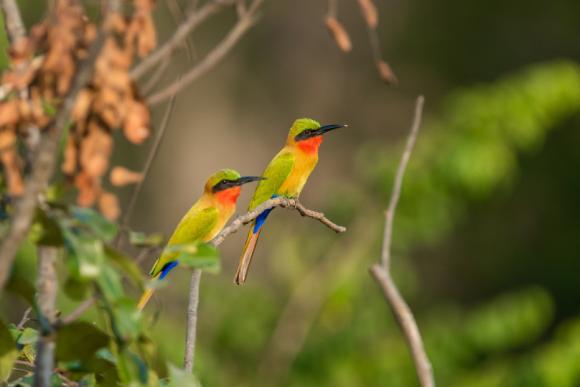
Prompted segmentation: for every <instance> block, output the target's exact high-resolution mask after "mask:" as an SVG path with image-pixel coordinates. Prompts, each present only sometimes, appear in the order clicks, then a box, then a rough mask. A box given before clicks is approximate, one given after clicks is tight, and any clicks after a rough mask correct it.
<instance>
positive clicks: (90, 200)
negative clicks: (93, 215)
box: [75, 172, 101, 207]
mask: <svg viewBox="0 0 580 387" xmlns="http://www.w3.org/2000/svg"><path fill="white" fill-rule="evenodd" d="M75 186H76V187H77V189H78V190H79V194H78V196H77V204H78V205H79V206H81V207H90V206H92V205H93V204H95V201H96V200H97V198H98V197H99V194H100V191H101V188H100V186H99V184H98V182H97V181H96V180H95V179H94V178H93V177H91V176H89V175H88V174H87V173H85V172H81V173H79V174H77V175H76V177H75Z"/></svg>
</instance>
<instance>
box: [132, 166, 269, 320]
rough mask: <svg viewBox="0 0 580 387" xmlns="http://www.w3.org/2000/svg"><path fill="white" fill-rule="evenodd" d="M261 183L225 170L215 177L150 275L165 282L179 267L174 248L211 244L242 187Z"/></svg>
mask: <svg viewBox="0 0 580 387" xmlns="http://www.w3.org/2000/svg"><path fill="white" fill-rule="evenodd" d="M261 179H263V178H262V177H259V176H241V175H240V174H239V173H238V172H237V171H235V170H233V169H222V170H219V171H217V172H216V173H214V174H213V175H211V176H210V177H209V179H208V180H207V182H206V184H205V187H204V190H203V194H202V195H201V197H200V198H199V199H198V200H197V202H195V203H194V204H193V206H192V207H191V208H190V209H189V211H187V213H186V214H185V215H184V216H183V218H182V219H181V221H180V222H179V223H178V224H177V227H176V228H175V231H173V234H172V235H171V238H169V241H168V242H167V246H166V248H165V249H164V251H163V252H162V253H161V255H160V256H159V258H158V259H157V261H155V264H154V265H153V268H152V269H151V271H150V272H149V275H150V276H151V277H153V278H154V279H156V280H158V281H161V280H163V279H165V277H167V274H169V272H170V271H171V270H172V269H174V268H175V267H176V266H178V265H179V261H178V259H177V258H178V255H179V253H178V252H177V251H175V250H174V249H173V250H172V249H171V248H170V247H172V246H175V245H181V244H186V243H195V242H209V241H211V240H212V239H213V238H214V237H215V236H216V235H217V234H218V233H219V232H220V231H221V230H222V228H223V227H224V226H225V224H226V223H227V222H228V220H229V219H230V218H231V216H232V215H233V214H234V212H235V210H236V203H237V200H238V197H239V196H240V191H241V186H242V185H244V184H246V183H250V182H252V181H258V180H261ZM153 292H154V288H150V289H147V290H145V292H144V293H143V295H142V296H141V299H140V300H139V303H138V305H137V308H138V309H139V310H143V308H144V307H145V305H147V302H148V301H149V299H150V298H151V296H152V295H153Z"/></svg>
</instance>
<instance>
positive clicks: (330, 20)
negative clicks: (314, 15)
mask: <svg viewBox="0 0 580 387" xmlns="http://www.w3.org/2000/svg"><path fill="white" fill-rule="evenodd" d="M325 24H326V28H328V31H330V34H331V35H332V37H333V38H334V41H335V42H336V45H337V46H338V48H340V49H341V50H342V51H344V52H349V51H350V50H351V49H352V43H351V41H350V37H349V36H348V32H346V29H344V27H343V26H342V24H340V22H339V21H338V20H337V19H336V18H334V17H332V16H329V17H327V18H326V20H325Z"/></svg>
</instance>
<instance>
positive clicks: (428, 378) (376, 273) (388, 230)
mask: <svg viewBox="0 0 580 387" xmlns="http://www.w3.org/2000/svg"><path fill="white" fill-rule="evenodd" d="M423 104H424V98H423V96H419V97H418V98H417V102H416V104H415V115H414V118H413V124H412V125H411V131H410V133H409V137H408V139H407V143H406V145H405V150H404V151H403V154H402V156H401V160H400V162H399V166H398V168H397V173H396V175H395V180H394V185H393V191H392V193H391V198H390V201H389V206H388V208H387V211H386V212H385V233H384V239H383V249H382V263H381V264H375V265H373V266H372V268H371V274H372V276H373V277H374V279H375V280H376V282H377V283H378V284H379V286H380V287H381V288H382V290H383V294H384V296H385V299H386V300H387V302H388V304H389V306H390V307H391V310H392V312H393V314H394V315H395V318H396V320H397V322H398V323H399V326H400V327H401V330H402V331H403V334H404V336H405V339H406V341H407V345H408V346H409V348H410V350H411V357H412V358H413V363H414V365H415V370H416V372H417V377H418V379H419V383H420V384H421V386H422V387H434V386H435V380H434V377H433V370H432V368H431V363H430V361H429V358H428V357H427V353H426V351H425V347H424V345H423V340H422V339H421V334H420V332H419V328H418V326H417V322H416V321H415V318H414V317H413V313H412V312H411V309H410V308H409V306H408V305H407V303H406V302H405V300H404V299H403V297H402V296H401V293H400V292H399V290H398V289H397V285H396V284H395V282H394V281H393V279H392V277H391V271H390V257H391V252H390V250H391V239H392V235H393V219H394V216H395V210H396V209H397V204H398V202H399V197H400V195H401V186H402V183H403V177H404V175H405V170H406V168H407V164H408V162H409V158H410V157H411V153H412V151H413V147H414V145H415V142H416V139H417V133H418V132H419V127H420V124H421V116H422V114H423Z"/></svg>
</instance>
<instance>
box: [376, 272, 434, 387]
mask: <svg viewBox="0 0 580 387" xmlns="http://www.w3.org/2000/svg"><path fill="white" fill-rule="evenodd" d="M371 274H372V275H373V277H374V278H375V280H376V281H377V283H378V284H379V286H380V287H381V289H382V290H383V294H384V296H385V299H386V300H387V301H388V303H389V305H390V306H391V310H392V311H393V314H394V315H395V318H396V319H397V322H398V323H399V326H400V327H401V330H402V331H403V334H404V335H405V339H406V340H407V344H408V345H409V348H410V349H411V356H412V357H413V362H414V363H415V368H416V371H417V377H418V378H419V383H421V386H422V387H434V386H435V380H434V378H433V369H432V368H431V362H430V361H429V358H428V357H427V352H426V351H425V347H424V346H423V340H422V339H421V333H420V332H419V327H418V326H417V322H416V321H415V318H414V317H413V313H412V312H411V309H410V308H409V306H408V305H407V303H406V302H405V300H404V299H403V296H401V293H399V290H398V289H397V285H395V283H394V281H393V279H392V278H391V275H390V274H389V273H388V272H387V271H386V270H385V269H384V268H383V267H382V266H381V265H379V264H378V263H377V264H374V265H373V266H372V268H371Z"/></svg>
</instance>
